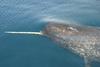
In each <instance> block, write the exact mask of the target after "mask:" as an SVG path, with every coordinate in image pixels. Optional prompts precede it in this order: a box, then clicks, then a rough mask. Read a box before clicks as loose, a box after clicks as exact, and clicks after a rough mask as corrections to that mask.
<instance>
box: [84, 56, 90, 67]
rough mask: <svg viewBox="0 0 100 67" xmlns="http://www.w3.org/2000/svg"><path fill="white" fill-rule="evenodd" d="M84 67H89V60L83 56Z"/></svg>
mask: <svg viewBox="0 0 100 67" xmlns="http://www.w3.org/2000/svg"><path fill="white" fill-rule="evenodd" d="M84 62H85V67H91V60H90V59H89V58H88V57H87V56H85V57H84Z"/></svg>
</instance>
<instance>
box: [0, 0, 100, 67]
mask: <svg viewBox="0 0 100 67" xmlns="http://www.w3.org/2000/svg"><path fill="white" fill-rule="evenodd" d="M49 21H53V22H55V21H56V22H57V21H59V22H61V23H62V22H64V23H75V24H82V25H87V26H95V27H100V0H0V67H84V60H83V58H81V57H80V56H78V55H76V54H73V53H72V52H71V51H69V50H66V49H63V48H61V47H59V46H57V44H56V43H55V42H53V41H51V40H50V39H49V38H47V37H44V36H38V35H14V34H5V33H4V32H5V31H40V30H42V29H43V28H44V26H45V24H46V23H47V22H49ZM92 66H93V67H100V63H99V62H93V63H92Z"/></svg>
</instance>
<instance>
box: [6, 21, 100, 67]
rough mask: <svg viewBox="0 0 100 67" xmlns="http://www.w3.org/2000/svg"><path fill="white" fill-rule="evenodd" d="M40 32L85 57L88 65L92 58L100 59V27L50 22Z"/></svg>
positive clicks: (87, 65)
mask: <svg viewBox="0 0 100 67" xmlns="http://www.w3.org/2000/svg"><path fill="white" fill-rule="evenodd" d="M6 33H10V32H6ZM12 33H17V32H12ZM21 34H22V33H21ZM33 34H34V33H33ZM35 34H36V33H35ZM38 34H39V35H45V36H47V37H49V38H51V39H52V40H54V41H56V42H58V43H60V45H61V46H62V47H64V48H66V49H69V50H71V51H72V52H74V53H76V54H79V55H80V56H82V57H84V59H85V66H86V67H90V62H91V60H99V59H100V29H98V28H95V27H87V26H80V25H74V24H61V23H48V24H47V25H46V26H45V28H44V29H43V31H42V32H40V33H38Z"/></svg>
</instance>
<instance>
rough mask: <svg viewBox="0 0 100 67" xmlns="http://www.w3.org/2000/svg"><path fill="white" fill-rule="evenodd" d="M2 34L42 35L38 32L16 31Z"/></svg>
mask: <svg viewBox="0 0 100 67" xmlns="http://www.w3.org/2000/svg"><path fill="white" fill-rule="evenodd" d="M4 33H9V34H31V35H43V33H42V32H41V31H40V32H16V31H6V32H4Z"/></svg>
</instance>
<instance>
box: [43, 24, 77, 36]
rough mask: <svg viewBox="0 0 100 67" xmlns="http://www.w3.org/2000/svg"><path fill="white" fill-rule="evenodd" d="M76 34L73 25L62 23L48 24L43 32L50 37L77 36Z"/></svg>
mask: <svg viewBox="0 0 100 67" xmlns="http://www.w3.org/2000/svg"><path fill="white" fill-rule="evenodd" d="M78 32H79V30H78V29H77V28H76V27H75V26H74V25H71V24H62V23H48V24H47V25H46V26H45V28H44V30H43V33H44V35H47V36H52V37H61V36H71V35H77V33H78Z"/></svg>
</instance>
